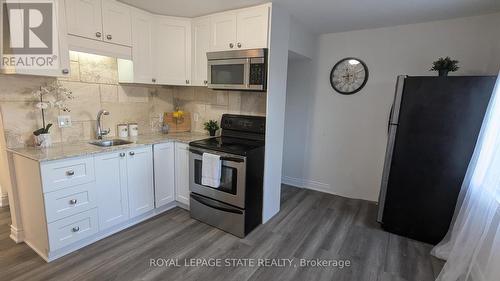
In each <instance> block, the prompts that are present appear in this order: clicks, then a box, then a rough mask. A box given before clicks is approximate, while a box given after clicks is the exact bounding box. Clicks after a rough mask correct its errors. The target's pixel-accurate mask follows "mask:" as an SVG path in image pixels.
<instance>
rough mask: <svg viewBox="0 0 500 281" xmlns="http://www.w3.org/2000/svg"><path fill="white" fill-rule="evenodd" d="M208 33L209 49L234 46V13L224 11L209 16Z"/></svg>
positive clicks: (228, 48) (215, 49)
mask: <svg viewBox="0 0 500 281" xmlns="http://www.w3.org/2000/svg"><path fill="white" fill-rule="evenodd" d="M210 34H211V36H210V51H226V50H232V49H234V48H236V14H233V13H224V14H217V15H214V16H211V17H210ZM231 46H232V47H231Z"/></svg>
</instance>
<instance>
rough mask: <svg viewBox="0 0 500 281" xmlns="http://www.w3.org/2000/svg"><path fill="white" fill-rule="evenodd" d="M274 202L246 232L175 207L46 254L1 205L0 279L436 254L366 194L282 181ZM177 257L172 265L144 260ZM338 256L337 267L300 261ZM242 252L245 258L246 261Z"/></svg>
mask: <svg viewBox="0 0 500 281" xmlns="http://www.w3.org/2000/svg"><path fill="white" fill-rule="evenodd" d="M281 197H282V205H281V211H280V212H279V213H278V214H277V215H276V216H275V217H274V218H272V219H271V220H270V221H269V222H268V223H267V224H265V225H261V226H259V227H258V228H257V229H255V230H254V231H253V232H252V233H250V234H249V235H248V236H247V237H245V238H244V239H239V238H237V237H235V236H232V235H230V234H227V233H225V232H223V231H221V230H219V229H216V228H213V227H211V226H208V225H206V224H203V223H201V222H198V221H196V220H193V219H191V218H190V216H189V212H188V211H185V210H183V209H180V208H175V209H172V210H170V211H167V212H165V213H164V214H161V215H159V216H157V217H154V218H152V219H150V220H147V221H145V222H143V223H141V224H139V225H137V226H134V227H132V228H129V229H126V230H124V231H121V232H119V233H117V234H115V235H113V236H110V237H108V238H106V239H103V240H101V241H98V242H96V243H94V244H92V245H89V246H87V247H85V248H83V249H81V250H78V251H76V252H74V253H71V254H69V255H67V256H65V257H62V258H60V259H58V260H56V261H53V262H51V263H46V262H45V261H43V260H42V259H41V258H40V257H38V256H37V255H36V253H35V252H33V251H32V250H31V249H30V248H29V247H28V246H27V245H26V244H23V243H22V244H15V243H14V242H13V241H12V240H11V239H10V238H9V231H10V227H9V224H10V218H9V215H10V213H9V209H8V208H0V280H210V281H215V280H238V281H239V280H356V281H358V280H359V281H365V280H366V281H371V280H373V281H392V280H397V281H427V280H434V279H435V277H436V276H437V275H438V274H439V270H440V269H441V267H442V265H443V262H442V261H440V260H438V259H436V258H434V257H431V256H430V254H429V252H430V250H431V248H432V246H431V245H428V244H425V243H421V242H418V241H414V240H411V239H407V238H405V237H401V236H397V235H394V234H390V233H388V232H385V231H383V230H382V229H381V228H380V227H379V225H378V224H377V223H376V221H375V218H376V213H377V212H376V211H377V206H376V205H375V203H373V202H367V201H362V200H354V199H347V198H343V197H339V196H334V195H330V194H325V193H321V192H316V191H312V190H306V189H299V188H294V187H289V186H283V188H282V196H281ZM155 258H166V259H168V258H171V259H175V258H177V259H178V261H179V264H180V266H179V267H173V266H161V267H152V266H150V259H155ZM191 258H201V259H209V258H215V259H221V261H222V263H223V264H224V263H225V261H227V259H252V260H253V261H254V262H257V261H258V259H290V261H291V263H290V264H289V265H288V264H287V265H286V266H284V267H278V266H272V267H265V266H256V265H254V266H248V264H247V266H245V265H243V266H242V265H240V266H233V267H226V266H221V267H212V266H198V267H188V266H185V265H184V260H185V259H191ZM301 259H307V260H314V259H320V260H341V261H348V262H350V266H344V267H340V266H337V267H314V266H306V267H302V266H300V260H301ZM247 262H248V261H247Z"/></svg>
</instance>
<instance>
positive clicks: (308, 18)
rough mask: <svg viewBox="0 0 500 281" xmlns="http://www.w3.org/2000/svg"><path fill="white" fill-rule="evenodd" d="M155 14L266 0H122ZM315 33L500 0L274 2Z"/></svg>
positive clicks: (430, 16)
mask: <svg viewBox="0 0 500 281" xmlns="http://www.w3.org/2000/svg"><path fill="white" fill-rule="evenodd" d="M120 1H121V2H124V3H128V4H130V5H132V6H136V7H138V8H142V9H145V10H148V11H150V12H153V13H157V14H163V15H171V16H183V17H197V16H201V15H206V14H210V13H214V12H219V11H225V10H230V9H236V8H242V7H248V6H252V5H256V4H261V3H265V2H269V1H266V0H120ZM272 2H273V3H276V4H278V5H280V6H282V7H284V8H285V9H287V10H288V11H289V13H290V14H291V15H292V16H293V17H294V18H296V19H298V20H299V21H300V22H302V23H304V24H305V25H306V26H307V27H308V28H309V29H310V30H311V31H312V32H314V33H318V34H319V33H332V32H342V31H350V30H357V29H368V28H377V27H386V26H394V25H401V24H410V23H418V22H426V21H433V20H443V19H449V18H456V17H464V16H471V15H479V14H486V13H494V12H497V11H500V0H411V1H405V0H272Z"/></svg>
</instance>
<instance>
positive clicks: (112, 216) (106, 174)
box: [94, 151, 129, 230]
mask: <svg viewBox="0 0 500 281" xmlns="http://www.w3.org/2000/svg"><path fill="white" fill-rule="evenodd" d="M125 156H126V153H125V151H117V152H113V153H109V154H104V155H98V156H96V157H95V158H94V165H95V178H96V192H97V207H98V210H99V226H100V229H101V230H102V229H106V228H109V227H111V226H114V225H116V224H119V223H121V222H124V221H126V220H127V219H128V218H129V208H128V192H127V158H126V157H125Z"/></svg>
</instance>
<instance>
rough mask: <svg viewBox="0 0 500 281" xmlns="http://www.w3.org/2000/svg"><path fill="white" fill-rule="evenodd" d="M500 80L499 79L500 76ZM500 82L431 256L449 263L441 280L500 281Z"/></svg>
mask: <svg viewBox="0 0 500 281" xmlns="http://www.w3.org/2000/svg"><path fill="white" fill-rule="evenodd" d="M499 77H500V76H499ZM499 202H500V78H499V79H498V80H497V83H496V86H495V90H494V92H493V96H492V98H491V100H490V103H489V106H488V110H487V112H486V115H485V118H484V121H483V125H482V127H481V132H480V135H479V139H478V141H477V144H476V148H475V151H474V155H473V157H472V160H471V162H470V164H469V168H468V170H467V174H466V176H465V179H464V182H463V185H462V190H461V193H460V196H459V201H458V204H457V208H456V210H455V217H454V221H453V223H452V227H451V228H450V231H449V232H448V234H447V235H446V237H445V238H444V239H443V241H441V243H439V244H438V245H437V246H436V247H435V248H434V249H433V250H432V254H433V255H434V256H436V257H438V258H441V259H445V260H446V264H445V265H444V267H443V270H442V271H441V273H440V275H439V276H438V278H437V280H439V281H457V280H458V281H469V280H474V281H490V280H491V281H493V280H495V281H498V280H500V276H498V274H499V273H500V270H499V269H498V268H500V263H499V261H500V259H499V258H498V257H499V256H500V254H499V251H500V247H499V245H500V243H498V241H500V229H499V228H498V227H499V226H498V221H499V213H500V209H499V204H500V203H499Z"/></svg>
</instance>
